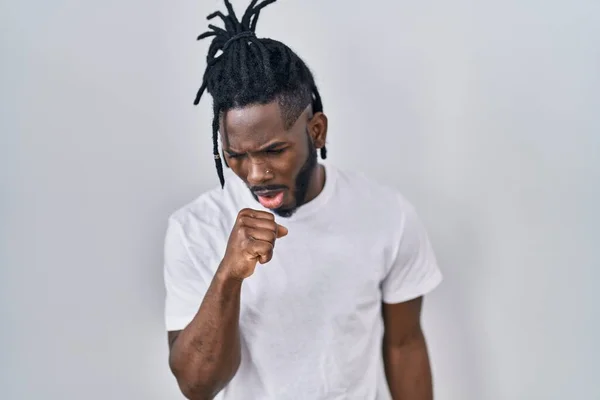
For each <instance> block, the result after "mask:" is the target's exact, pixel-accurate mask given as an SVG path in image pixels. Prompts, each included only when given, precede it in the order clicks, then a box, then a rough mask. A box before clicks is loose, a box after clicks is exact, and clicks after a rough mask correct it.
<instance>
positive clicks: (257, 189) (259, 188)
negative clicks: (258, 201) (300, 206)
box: [248, 185, 287, 193]
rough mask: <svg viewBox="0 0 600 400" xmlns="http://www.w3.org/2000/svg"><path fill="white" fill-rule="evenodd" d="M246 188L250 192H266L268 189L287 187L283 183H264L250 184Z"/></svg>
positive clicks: (283, 188)
mask: <svg viewBox="0 0 600 400" xmlns="http://www.w3.org/2000/svg"><path fill="white" fill-rule="evenodd" d="M248 189H250V191H251V192H252V193H256V192H259V193H260V192H268V191H274V190H285V189H287V186H285V185H265V186H252V187H248Z"/></svg>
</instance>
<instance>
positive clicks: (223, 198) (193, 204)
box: [169, 180, 240, 236]
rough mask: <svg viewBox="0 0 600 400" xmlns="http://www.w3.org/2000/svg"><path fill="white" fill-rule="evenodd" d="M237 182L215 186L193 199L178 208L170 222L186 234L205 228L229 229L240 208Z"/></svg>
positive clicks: (170, 217) (212, 229)
mask: <svg viewBox="0 0 600 400" xmlns="http://www.w3.org/2000/svg"><path fill="white" fill-rule="evenodd" d="M237 184H238V183H237V182H234V181H231V180H230V181H229V182H227V183H226V185H225V188H221V187H220V186H217V187H213V188H211V189H209V190H207V191H205V192H203V193H201V194H200V195H199V196H198V197H196V198H195V199H193V200H192V201H190V202H188V203H187V204H184V205H183V206H181V207H180V208H178V209H176V210H175V211H174V212H173V213H172V214H171V215H170V216H169V223H170V224H176V225H178V226H180V229H181V230H182V231H183V233H184V234H186V236H187V234H190V233H193V232H195V233H199V232H198V231H199V230H202V229H204V228H209V229H211V231H212V232H214V231H215V229H216V230H217V231H221V230H226V229H228V226H229V225H230V223H231V222H232V221H233V220H234V219H235V217H236V215H237V212H238V208H239V207H240V204H239V200H238V196H237V194H238V191H239V188H237V187H236V186H237Z"/></svg>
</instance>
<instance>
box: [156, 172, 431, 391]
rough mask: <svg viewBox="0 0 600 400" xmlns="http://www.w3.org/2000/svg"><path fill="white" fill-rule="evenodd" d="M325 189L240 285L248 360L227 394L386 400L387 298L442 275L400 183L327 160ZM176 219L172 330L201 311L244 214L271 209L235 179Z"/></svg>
mask: <svg viewBox="0 0 600 400" xmlns="http://www.w3.org/2000/svg"><path fill="white" fill-rule="evenodd" d="M324 165H325V168H326V180H325V186H324V188H323V191H322V192H321V193H320V194H319V195H318V196H317V197H316V198H315V199H314V200H312V201H311V202H309V203H307V204H305V205H303V206H302V207H300V208H299V209H298V210H297V211H296V213H295V214H294V215H293V216H292V217H290V218H281V217H278V216H276V217H275V220H276V221H277V223H279V224H281V225H284V226H285V227H287V228H288V229H289V234H288V235H287V236H286V237H283V238H281V239H278V240H277V243H276V246H275V251H274V255H273V258H272V260H271V261H270V262H269V263H267V264H264V265H261V264H258V265H257V268H256V270H255V272H254V274H253V275H252V276H251V277H249V278H248V279H246V280H245V281H244V283H243V285H242V295H241V309H240V325H239V326H240V335H241V349H242V361H241V365H240V367H239V369H238V371H237V373H236V375H235V377H234V378H233V379H232V380H231V382H230V383H229V384H228V385H227V387H226V388H225V389H224V390H223V391H222V392H221V393H220V394H219V396H218V397H217V399H222V400H248V399H252V400H288V399H289V400H320V399H323V400H324V399H327V400H333V399H339V400H342V399H344V400H347V399H360V400H370V399H382V398H385V396H386V393H388V392H387V385H386V381H385V376H384V374H383V369H382V366H381V341H382V336H383V321H382V318H381V302H382V301H383V302H386V303H399V302H404V301H407V300H410V299H414V298H416V297H419V296H421V295H424V294H426V293H428V292H430V291H431V290H433V289H434V288H435V287H436V286H437V285H438V284H439V283H440V282H441V280H442V275H441V273H440V270H439V269H438V266H437V264H436V259H435V255H434V252H433V250H432V248H431V245H430V242H429V239H428V237H427V233H426V231H425V229H424V227H423V225H422V224H421V222H420V221H419V219H418V217H417V215H416V213H415V210H414V208H413V207H412V206H411V205H410V204H409V203H408V202H407V201H406V200H405V199H404V198H403V197H402V196H401V195H400V194H399V193H398V192H397V191H395V190H394V189H392V188H389V187H386V186H385V185H382V184H379V183H375V182H374V181H372V180H370V179H368V178H366V177H365V176H363V175H361V174H358V173H351V172H344V171H342V170H340V169H338V168H335V167H333V166H332V165H331V164H324ZM228 175H230V176H228V177H227V181H226V184H225V189H221V188H220V187H218V188H215V189H214V190H211V191H209V192H206V193H204V194H203V195H201V196H200V197H199V198H197V199H196V200H195V201H194V202H192V203H190V204H188V205H186V206H185V207H183V208H182V209H180V210H178V211H177V212H175V213H174V214H173V215H172V216H171V218H170V219H169V226H168V230H167V235H166V243H165V264H164V277H165V286H166V294H167V295H166V313H165V314H166V315H165V317H166V328H167V330H169V331H175V330H181V329H184V328H185V327H186V326H187V324H188V323H189V322H190V321H191V320H192V319H193V317H194V316H195V315H196V313H197V311H198V309H199V307H200V303H201V302H202V299H203V297H204V294H205V292H206V290H207V288H208V286H209V284H210V282H211V280H212V277H213V274H214V273H215V271H216V268H217V267H218V265H219V262H220V261H221V258H222V256H223V254H224V251H225V247H226V244H227V239H228V237H229V234H230V232H231V229H232V226H233V223H234V221H235V219H236V217H237V214H238V212H239V211H240V210H241V209H243V208H246V207H248V208H253V209H257V210H262V211H268V210H266V209H264V208H263V207H262V206H261V205H260V204H259V203H258V202H257V201H256V200H255V199H254V198H253V197H252V195H251V193H250V191H249V190H248V188H247V187H246V186H245V184H244V183H243V182H242V181H241V180H240V179H239V178H237V177H236V176H235V175H233V174H228Z"/></svg>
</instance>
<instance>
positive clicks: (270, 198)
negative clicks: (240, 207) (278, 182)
mask: <svg viewBox="0 0 600 400" xmlns="http://www.w3.org/2000/svg"><path fill="white" fill-rule="evenodd" d="M254 194H255V195H256V197H257V198H258V202H259V203H260V204H261V205H262V206H263V207H265V208H268V209H270V210H274V209H277V208H279V207H281V206H282V205H283V195H284V190H282V189H279V190H261V191H256V192H254Z"/></svg>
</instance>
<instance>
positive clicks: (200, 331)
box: [169, 209, 287, 400]
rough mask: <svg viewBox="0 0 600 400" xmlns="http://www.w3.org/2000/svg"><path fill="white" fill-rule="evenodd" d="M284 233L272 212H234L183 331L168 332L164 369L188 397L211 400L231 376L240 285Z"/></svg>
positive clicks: (238, 359) (234, 366)
mask: <svg viewBox="0 0 600 400" xmlns="http://www.w3.org/2000/svg"><path fill="white" fill-rule="evenodd" d="M285 235H287V229H286V228H285V227H283V226H281V225H278V224H277V223H276V222H275V218H274V216H273V214H270V213H267V212H263V211H256V210H252V209H244V210H242V211H240V212H239V214H238V217H237V219H236V222H235V224H234V227H233V229H232V232H231V234H230V236H229V240H228V243H227V248H226V250H225V255H224V257H223V260H222V261H221V264H220V265H219V268H218V269H217V272H216V273H215V275H214V277H213V279H212V281H211V283H210V285H209V286H208V288H207V290H206V293H205V295H204V297H203V300H202V302H201V304H200V308H199V309H198V311H197V312H196V315H195V316H194V318H192V320H191V322H190V323H189V324H188V325H187V326H186V327H185V328H184V329H183V330H181V331H171V332H169V346H170V355H169V366H170V368H171V371H172V372H173V375H175V378H176V379H177V383H178V384H179V387H180V389H181V391H182V393H183V394H184V395H185V396H186V397H187V398H188V399H190V400H210V399H212V398H214V397H215V396H216V395H217V394H218V393H219V392H220V391H221V390H222V389H223V388H224V387H225V386H226V385H227V384H228V383H229V381H230V380H231V379H232V378H233V376H234V375H235V373H236V372H237V369H238V367H239V365H240V362H241V354H240V353H241V350H240V333H239V317H240V298H241V289H242V281H243V280H244V279H246V278H248V277H249V276H251V275H252V274H253V273H254V269H255V268H256V264H257V263H261V264H265V263H267V262H269V261H270V260H271V258H272V257H273V248H274V245H275V240H276V239H278V238H281V237H283V236H285ZM171 284H172V282H171Z"/></svg>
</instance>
